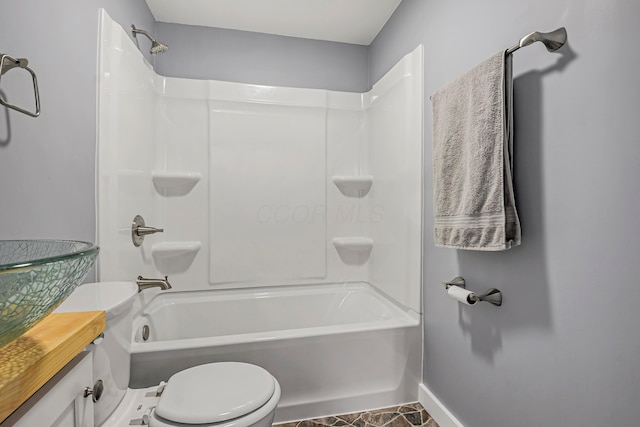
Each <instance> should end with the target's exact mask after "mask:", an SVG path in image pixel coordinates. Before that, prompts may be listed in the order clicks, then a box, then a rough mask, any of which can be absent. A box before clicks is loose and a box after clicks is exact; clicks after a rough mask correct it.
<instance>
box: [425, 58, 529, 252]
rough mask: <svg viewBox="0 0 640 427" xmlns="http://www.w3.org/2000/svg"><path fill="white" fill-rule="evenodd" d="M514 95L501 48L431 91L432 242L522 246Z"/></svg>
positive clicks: (461, 246)
mask: <svg viewBox="0 0 640 427" xmlns="http://www.w3.org/2000/svg"><path fill="white" fill-rule="evenodd" d="M512 93H513V82H512V74H511V55H506V54H505V52H499V53H497V54H496V55H494V56H492V57H491V58H489V59H487V60H485V61H484V62H482V63H481V64H480V65H478V66H476V67H475V68H473V69H471V70H469V71H468V72H467V73H465V74H463V75H462V76H460V77H458V78H457V79H456V80H455V81H453V82H452V83H450V84H448V85H447V86H445V87H443V88H442V89H440V90H439V91H437V92H436V93H434V94H433V95H432V96H431V101H432V103H433V187H434V188H433V210H434V219H435V224H434V238H435V244H436V246H439V247H445V248H456V249H472V250H479V251H500V250H505V249H509V248H511V247H512V246H516V245H519V244H520V221H519V219H518V214H517V212H516V207H515V200H514V195H513V181H512V172H513V169H512V161H511V160H512V147H513V142H512V138H513V115H512V106H513V100H512V98H513V96H512Z"/></svg>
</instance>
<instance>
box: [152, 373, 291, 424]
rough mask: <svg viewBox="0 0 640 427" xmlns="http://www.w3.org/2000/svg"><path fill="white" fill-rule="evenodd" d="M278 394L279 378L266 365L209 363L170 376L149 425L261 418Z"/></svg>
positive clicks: (230, 422) (274, 401)
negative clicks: (264, 366) (264, 367)
mask: <svg viewBox="0 0 640 427" xmlns="http://www.w3.org/2000/svg"><path fill="white" fill-rule="evenodd" d="M279 398H280V387H279V385H278V383H277V381H276V380H275V378H274V377H273V376H272V375H271V374H270V373H269V372H267V371H266V370H264V369H263V368H261V367H259V366H255V365H251V364H248V363H240V362H219V363H209V364H205V365H200V366H196V367H193V368H189V369H186V370H184V371H181V372H178V373H177V374H175V375H173V376H172V377H171V378H169V381H168V382H167V385H166V386H165V388H164V391H163V392H162V395H161V396H160V400H159V401H158V404H157V406H156V408H155V410H154V411H153V413H152V416H151V419H150V420H149V425H150V426H151V427H156V426H194V425H200V426H207V425H228V424H237V423H235V422H233V421H234V420H237V419H239V418H243V417H247V416H248V415H251V416H250V418H256V417H258V419H259V418H261V417H262V414H261V413H262V412H264V411H265V410H266V411H267V412H270V411H271V410H272V409H273V408H274V407H275V404H277V401H278V400H279ZM261 408H264V410H262V411H261V410H260V409H261ZM254 412H255V413H256V414H253V413H254Z"/></svg>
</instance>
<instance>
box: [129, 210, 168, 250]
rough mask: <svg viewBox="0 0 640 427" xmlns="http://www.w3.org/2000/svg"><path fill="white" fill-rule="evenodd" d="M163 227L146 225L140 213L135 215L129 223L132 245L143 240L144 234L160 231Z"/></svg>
mask: <svg viewBox="0 0 640 427" xmlns="http://www.w3.org/2000/svg"><path fill="white" fill-rule="evenodd" d="M163 231H164V229H163V228H155V227H147V226H146V225H145V223H144V218H142V216H140V215H136V216H135V218H133V222H132V223H131V240H132V241H133V246H136V247H138V246H140V245H141V244H142V242H144V236H146V235H149V234H155V233H162V232H163Z"/></svg>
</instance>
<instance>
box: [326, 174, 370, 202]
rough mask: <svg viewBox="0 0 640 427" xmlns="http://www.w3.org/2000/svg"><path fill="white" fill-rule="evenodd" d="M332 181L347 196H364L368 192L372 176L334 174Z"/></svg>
mask: <svg viewBox="0 0 640 427" xmlns="http://www.w3.org/2000/svg"><path fill="white" fill-rule="evenodd" d="M332 181H333V183H334V184H335V185H336V187H338V190H340V192H341V193H342V194H343V195H345V196H347V197H364V196H366V195H367V193H369V190H370V189H371V184H373V176H371V175H334V176H333V178H332Z"/></svg>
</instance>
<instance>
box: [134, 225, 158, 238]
mask: <svg viewBox="0 0 640 427" xmlns="http://www.w3.org/2000/svg"><path fill="white" fill-rule="evenodd" d="M163 231H164V229H163V228H155V227H142V226H138V227H136V234H137V235H138V236H146V235H147V234H155V233H162V232H163Z"/></svg>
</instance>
